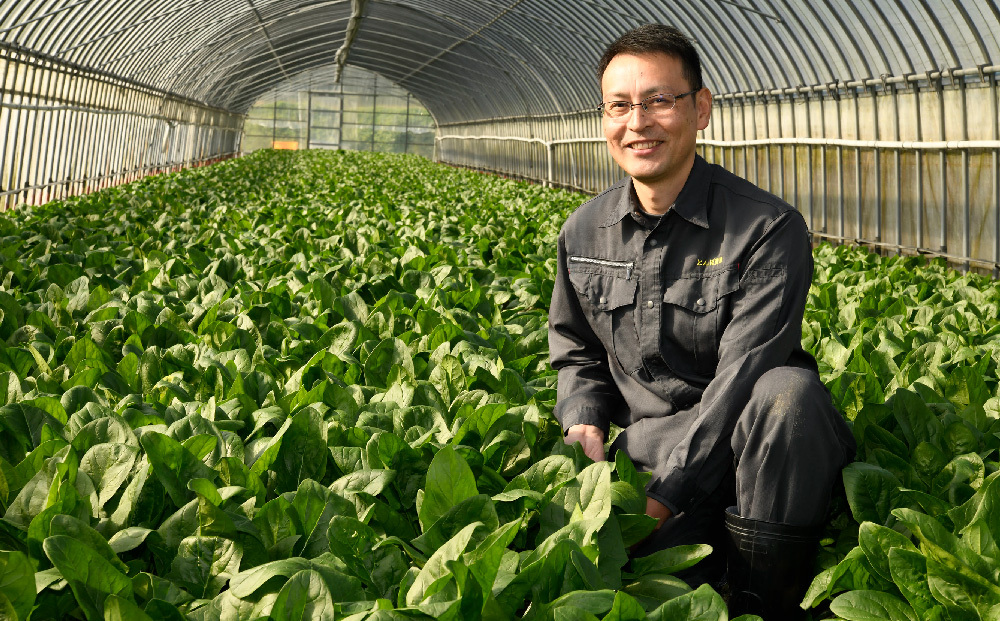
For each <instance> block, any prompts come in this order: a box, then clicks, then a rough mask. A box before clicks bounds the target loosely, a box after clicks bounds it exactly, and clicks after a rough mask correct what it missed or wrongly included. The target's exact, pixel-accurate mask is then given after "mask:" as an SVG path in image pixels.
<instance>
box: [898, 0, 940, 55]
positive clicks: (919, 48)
mask: <svg viewBox="0 0 1000 621" xmlns="http://www.w3.org/2000/svg"><path fill="white" fill-rule="evenodd" d="M887 1H890V0H887ZM905 1H906V0H891V2H892V3H893V5H894V6H895V7H896V12H897V13H898V14H900V15H902V16H903V18H904V19H905V20H906V25H907V28H906V29H904V30H903V32H900V33H899V36H900V38H902V37H904V36H905V37H907V38H908V39H909V40H910V41H914V42H915V43H916V45H913V46H907V45H906V44H905V43H903V44H902V45H903V47H904V48H911V49H913V52H912V53H911V54H910V55H909V57H910V59H911V64H912V67H911V68H910V72H911V73H914V72H916V71H917V69H918V68H919V67H929V66H931V63H932V62H933V59H934V52H932V51H931V48H930V45H929V44H928V42H927V38H926V37H925V36H924V33H923V32H922V31H921V30H920V28H919V27H918V26H917V23H916V22H915V21H914V19H913V15H911V14H910V11H909V9H908V8H907V7H906V6H905V5H904V2H905ZM917 53H919V54H920V59H919V60H914V59H913V56H916V54H917Z"/></svg>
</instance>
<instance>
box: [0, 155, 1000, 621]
mask: <svg viewBox="0 0 1000 621" xmlns="http://www.w3.org/2000/svg"><path fill="white" fill-rule="evenodd" d="M376 171H377V177H376V176H375V175H376ZM581 200H582V197H581V196H580V195H576V194H571V193H568V192H561V191H553V190H545V189H543V188H540V187H538V186H532V185H527V184H523V183H515V182H510V181H505V180H502V179H499V178H496V177H492V176H486V175H480V174H476V173H472V172H466V171H457V170H452V169H448V168H446V167H441V166H437V165H434V164H431V163H429V162H427V161H425V160H421V159H417V158H413V157H401V156H386V155H373V154H364V153H347V152H309V153H301V154H292V153H287V152H258V153H256V154H254V155H253V156H249V157H246V158H242V159H239V160H234V161H229V162H225V163H222V164H218V165H215V166H212V167H208V168H202V169H197V170H188V171H184V172H181V173H177V174H172V175H164V176H159V177H154V178H148V179H145V180H143V181H140V182H137V183H133V184H130V185H128V186H123V187H119V188H114V189H109V190H105V191H102V192H99V193H96V194H92V195H88V196H85V197H78V198H73V199H68V200H66V201H63V202H58V203H52V204H49V205H47V206H44V207H40V208H35V209H26V210H24V211H22V212H18V213H13V214H6V215H5V214H0V433H2V438H3V441H2V442H0V513H2V514H3V518H2V519H0V550H6V551H4V552H0V618H9V619H27V618H29V615H30V618H31V619H33V620H38V619H49V618H53V619H62V618H80V619H84V618H85V619H171V620H173V619H185V618H186V619H192V620H205V621H208V620H223V619H225V620H230V619H232V620H236V619H240V620H242V619H257V618H261V617H267V616H270V617H272V618H274V619H320V618H325V619H333V618H337V619H354V620H361V619H372V620H376V619H377V620H382V619H414V618H437V619H460V620H466V619H472V620H474V619H480V618H482V619H514V618H524V619H531V620H535V619H537V620H543V619H553V620H555V619H559V620H576V619H607V620H617V619H651V620H660V619H662V620H668V619H669V620H671V621H684V620H692V621H693V620H704V621H708V620H713V621H714V620H717V619H718V620H724V619H727V618H728V617H727V613H726V608H725V604H724V601H723V599H722V598H721V597H720V595H719V594H717V593H716V592H714V591H713V590H712V589H711V588H709V587H701V588H698V589H696V590H691V589H690V588H688V587H687V585H685V584H684V583H683V582H681V581H680V580H678V579H677V578H676V577H674V576H673V575H672V574H673V573H675V572H676V571H678V570H680V569H682V568H684V567H688V566H690V565H691V564H692V563H694V562H697V561H698V560H699V559H701V558H703V557H704V556H705V555H706V554H707V552H708V550H707V546H686V547H681V548H675V549H672V550H667V551H664V552H661V553H658V554H656V555H653V556H651V557H647V558H645V559H637V560H635V561H632V562H631V563H629V562H628V558H627V555H626V550H627V549H628V547H629V546H630V545H631V544H633V543H635V542H636V541H638V540H640V539H642V538H643V537H644V536H645V535H646V534H647V533H648V532H650V529H651V528H652V524H653V521H652V519H651V518H648V517H646V516H645V515H643V511H644V508H645V495H644V493H643V490H644V484H645V482H646V480H647V476H648V475H645V474H644V473H639V472H636V470H635V468H634V467H633V466H632V464H631V463H629V461H628V460H627V458H624V457H622V458H620V459H619V460H618V461H617V462H615V463H592V462H590V461H589V460H588V459H587V458H586V457H585V456H584V455H583V454H582V452H581V451H580V450H579V447H578V446H576V447H567V446H565V445H564V444H563V442H562V434H561V431H560V429H559V427H558V425H557V423H556V422H555V420H554V419H553V418H552V415H551V412H552V406H553V405H554V400H555V383H554V382H555V375H554V373H553V371H552V370H551V368H550V367H549V365H548V351H547V332H546V316H547V307H548V303H549V297H550V294H551V289H552V280H553V276H554V270H555V239H556V235H557V234H558V230H559V226H560V224H561V223H562V221H563V220H564V219H565V217H566V216H567V215H568V214H569V212H570V211H572V209H573V208H575V207H576V205H578V204H579V203H580V202H581ZM815 256H816V262H817V270H816V278H815V282H814V287H813V288H812V289H811V291H810V300H809V306H808V308H807V316H806V323H805V326H804V331H803V339H804V343H805V344H806V345H807V347H808V348H809V349H810V350H811V351H813V352H814V353H815V354H816V355H817V357H818V359H819V360H820V364H821V371H822V374H823V379H824V381H825V382H826V384H827V386H828V387H829V388H830V389H831V392H832V393H833V394H834V397H835V400H836V402H837V403H838V405H839V407H840V409H841V411H843V412H844V413H845V415H846V416H847V417H848V419H850V420H852V421H853V425H854V432H855V435H856V436H857V437H858V440H859V454H858V460H859V461H858V462H857V463H855V464H852V465H851V466H850V467H849V468H848V469H847V470H845V473H844V489H843V493H842V494H840V495H839V496H838V498H837V499H836V500H835V502H834V504H833V509H832V510H831V514H830V520H829V524H828V528H827V531H828V532H827V535H828V536H827V537H826V539H825V540H824V542H823V544H824V547H823V550H822V553H821V555H820V558H819V566H818V567H817V571H818V575H817V577H816V579H815V580H814V582H813V585H812V588H811V589H810V592H809V594H808V595H807V597H806V603H807V604H810V605H817V606H818V608H817V609H816V610H824V611H826V612H824V613H823V614H821V615H819V616H820V617H821V618H835V617H836V618H842V619H847V620H848V621H861V620H869V619H887V620H891V621H910V620H912V621H917V620H918V619H938V620H948V619H951V620H952V621H965V620H967V619H969V620H972V619H976V620H978V619H995V618H1000V548H998V545H997V543H996V541H995V540H994V537H993V535H992V533H1000V496H998V494H1000V488H998V487H997V486H996V485H994V483H995V480H996V471H997V470H998V464H997V461H996V460H997V450H996V449H997V448H1000V425H998V423H997V421H998V420H1000V404H998V400H997V398H996V392H997V380H998V378H997V360H1000V352H998V345H997V343H998V342H1000V341H998V336H997V335H998V334H1000V327H998V320H997V317H998V308H997V307H998V303H1000V288H998V286H997V285H996V283H994V282H993V281H991V280H989V279H986V278H983V277H980V276H976V275H971V274H964V275H963V274H959V273H957V272H954V271H951V270H949V269H947V268H946V267H945V266H944V265H943V264H938V263H927V262H925V261H924V260H922V259H918V258H909V259H902V258H880V257H877V256H874V255H869V254H867V253H865V252H864V251H860V250H856V249H848V248H845V247H839V248H833V247H829V246H822V247H820V248H819V249H817V250H816V253H815ZM859 525H860V526H859Z"/></svg>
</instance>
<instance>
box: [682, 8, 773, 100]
mask: <svg viewBox="0 0 1000 621" xmlns="http://www.w3.org/2000/svg"><path fill="white" fill-rule="evenodd" d="M680 8H681V7H680V6H678V7H676V9H678V10H679V9H680ZM691 10H692V11H695V12H696V14H694V15H692V16H691V17H690V21H691V24H690V25H687V24H685V25H683V26H682V30H684V29H686V31H687V32H700V34H696V35H695V36H696V37H699V38H700V40H701V41H705V42H706V43H705V44H703V45H702V46H701V47H702V49H705V50H708V51H709V53H708V63H707V64H708V65H709V67H711V68H712V71H713V75H715V74H716V72H719V69H721V68H724V67H725V65H724V63H723V62H722V61H721V59H719V60H715V61H714V62H713V59H714V58H715V56H716V55H717V54H715V53H713V51H712V50H715V49H720V48H723V47H728V46H721V45H719V41H720V40H726V41H731V42H733V44H736V43H742V44H743V47H742V48H741V49H740V51H741V52H742V55H743V60H742V62H741V61H740V60H739V59H737V61H736V62H735V64H734V66H735V67H738V68H740V69H741V72H742V73H743V74H744V75H745V76H746V80H747V81H748V82H750V81H751V80H753V82H754V83H752V84H748V85H747V86H749V87H750V88H754V87H757V88H759V87H760V85H763V84H770V83H773V82H775V79H774V76H773V75H772V70H771V67H772V66H775V65H776V64H777V58H774V57H773V56H772V57H771V58H770V59H768V58H767V57H766V56H765V54H766V53H767V52H768V50H767V49H766V48H765V47H764V46H761V45H758V44H755V43H753V42H751V41H750V40H749V38H748V37H747V33H746V31H745V30H744V28H743V26H742V25H741V24H740V20H735V22H734V23H733V24H732V26H730V24H729V23H728V22H729V20H720V19H718V18H717V17H716V16H715V14H712V15H711V16H710V15H708V14H706V13H705V7H704V6H698V7H694V6H692V7H691ZM719 32H722V33H725V36H719V35H718V34H717V33H719ZM708 42H711V45H708ZM733 47H735V45H733ZM748 48H749V49H748ZM748 60H749V61H751V62H746V61H748ZM748 70H751V71H752V74H751V73H748ZM762 73H763V75H764V76H765V77H762ZM730 80H731V81H730V82H729V83H728V84H727V86H726V88H723V89H719V90H723V91H732V90H747V88H746V87H743V88H742V89H741V88H740V87H741V83H740V81H739V79H738V78H737V77H736V76H732V77H731V78H730ZM713 90H715V89H713Z"/></svg>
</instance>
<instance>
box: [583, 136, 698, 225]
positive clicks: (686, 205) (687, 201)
mask: <svg viewBox="0 0 1000 621" xmlns="http://www.w3.org/2000/svg"><path fill="white" fill-rule="evenodd" d="M711 180H712V168H711V166H709V165H708V162H706V161H705V160H704V159H702V157H701V156H700V155H697V154H695V156H694V166H692V167H691V173H690V174H689V175H688V178H687V181H685V182H684V187H683V188H682V189H681V193H680V194H678V195H677V201H676V202H675V203H674V206H673V207H672V208H671V210H670V211H672V212H676V213H677V215H678V216H680V217H681V218H684V219H685V220H687V221H688V222H690V223H691V224H694V225H697V226H700V227H701V228H703V229H707V228H708V193H709V185H710V184H711ZM616 185H618V187H620V188H621V189H620V191H619V193H618V200H617V201H616V202H615V203H614V205H613V207H612V208H611V209H610V210H609V213H608V218H607V219H606V220H605V221H604V223H603V224H602V225H601V228H607V227H609V226H613V225H615V224H618V223H619V222H621V220H622V218H624V217H625V216H627V215H629V214H631V213H632V212H633V211H634V210H636V209H638V208H639V201H638V200H637V199H636V197H635V186H634V185H633V183H632V177H626V178H625V179H624V181H622V182H620V183H619V184H616ZM670 211H668V212H667V213H670Z"/></svg>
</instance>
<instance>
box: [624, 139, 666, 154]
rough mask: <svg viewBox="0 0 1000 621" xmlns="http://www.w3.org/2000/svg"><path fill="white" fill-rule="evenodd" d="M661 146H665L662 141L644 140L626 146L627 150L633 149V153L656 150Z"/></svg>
mask: <svg viewBox="0 0 1000 621" xmlns="http://www.w3.org/2000/svg"><path fill="white" fill-rule="evenodd" d="M661 144H663V141H662V140H644V141H638V142H630V143H628V144H627V145H625V146H626V148H629V149H632V150H633V151H648V150H650V149H654V148H656V147H658V146H660V145H661Z"/></svg>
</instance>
